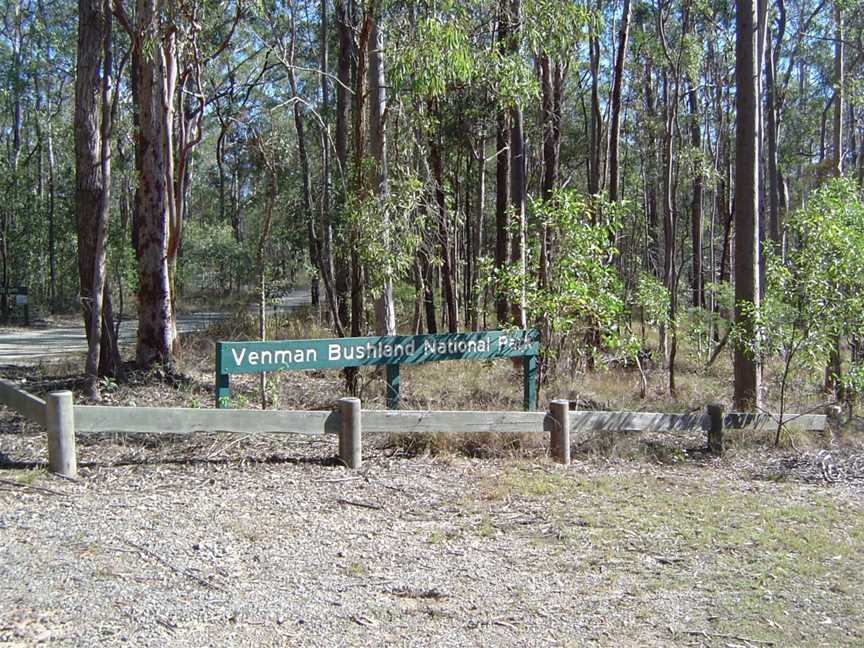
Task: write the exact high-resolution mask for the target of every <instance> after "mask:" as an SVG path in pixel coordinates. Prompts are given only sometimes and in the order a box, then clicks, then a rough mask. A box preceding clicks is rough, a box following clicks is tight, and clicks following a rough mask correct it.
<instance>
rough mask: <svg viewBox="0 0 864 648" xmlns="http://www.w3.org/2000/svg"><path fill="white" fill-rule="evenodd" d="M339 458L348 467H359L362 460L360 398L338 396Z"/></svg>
mask: <svg viewBox="0 0 864 648" xmlns="http://www.w3.org/2000/svg"><path fill="white" fill-rule="evenodd" d="M339 414H340V415H341V420H340V422H339V458H340V459H341V460H342V461H344V462H345V465H346V466H348V468H352V469H353V468H359V467H360V464H361V463H362V461H363V441H362V436H361V434H362V428H361V423H360V399H359V398H340V399H339Z"/></svg>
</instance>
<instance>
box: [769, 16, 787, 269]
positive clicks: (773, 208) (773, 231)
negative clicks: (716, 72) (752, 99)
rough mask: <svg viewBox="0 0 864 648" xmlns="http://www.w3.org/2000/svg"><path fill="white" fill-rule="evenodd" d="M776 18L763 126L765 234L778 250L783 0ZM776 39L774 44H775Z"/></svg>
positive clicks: (783, 30) (772, 37)
mask: <svg viewBox="0 0 864 648" xmlns="http://www.w3.org/2000/svg"><path fill="white" fill-rule="evenodd" d="M780 9H781V11H780V18H779V20H778V28H777V37H776V39H775V38H774V36H773V34H772V33H771V31H770V30H769V32H768V36H767V39H766V48H767V49H766V51H765V91H766V102H765V128H766V131H767V132H766V133H765V135H766V145H767V151H766V157H767V167H768V168H767V171H768V238H769V239H770V240H771V243H772V247H773V251H774V252H776V253H779V252H780V250H781V246H782V238H781V234H780V231H781V228H780V169H779V162H778V153H777V148H778V138H779V134H780V125H779V106H778V103H779V102H778V96H777V93H778V88H777V55H778V54H779V49H780V44H781V43H782V42H783V36H784V34H785V31H786V12H785V8H784V5H783V2H782V1H781V2H780ZM775 43H776V45H775Z"/></svg>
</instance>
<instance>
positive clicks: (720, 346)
mask: <svg viewBox="0 0 864 648" xmlns="http://www.w3.org/2000/svg"><path fill="white" fill-rule="evenodd" d="M731 332H732V327H731V326H730V327H729V330H728V331H726V334H725V335H724V336H723V339H721V340H720V342H718V343H717V346H716V347H715V348H714V351H713V352H712V353H711V357H710V358H708V362H707V364H706V365H705V368H706V369H707V368H708V367H710V366H711V365H712V364H714V361H715V360H716V359H717V356H719V355H720V352H721V351H723V348H724V347H725V346H726V343H727V342H728V341H729V333H731Z"/></svg>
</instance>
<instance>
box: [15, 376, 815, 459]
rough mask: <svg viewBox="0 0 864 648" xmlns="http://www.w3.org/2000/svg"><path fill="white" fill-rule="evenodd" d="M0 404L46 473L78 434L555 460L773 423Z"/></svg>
mask: <svg viewBox="0 0 864 648" xmlns="http://www.w3.org/2000/svg"><path fill="white" fill-rule="evenodd" d="M0 404H2V405H5V406H7V407H10V408H12V409H14V410H15V411H17V412H19V413H20V414H21V415H22V416H24V417H25V418H27V419H30V420H31V421H33V422H35V423H37V424H39V425H41V426H42V427H44V428H46V429H47V431H48V462H49V468H50V470H51V471H52V472H57V473H60V474H63V475H67V476H74V475H75V474H76V472H77V459H76V450H75V435H76V433H87V434H100V433H119V434H139V433H140V434H171V435H176V434H194V433H199V432H210V433H213V432H227V433H242V434H256V433H258V434H292V435H302V436H310V437H318V436H323V435H337V436H338V438H339V456H340V457H341V458H342V460H343V461H344V462H345V464H346V465H347V466H348V467H349V468H357V467H359V466H360V463H361V461H362V438H363V434H364V433H365V434H397V433H398V434H429V433H435V434H442V433H443V434H446V433H468V434H470V433H478V432H479V433H504V434H538V433H546V434H549V449H550V454H551V455H552V457H553V458H555V459H556V460H557V461H560V462H561V463H564V464H567V463H569V462H570V436H571V435H572V434H579V433H586V432H607V431H608V432H634V433H637V432H668V433H675V432H694V431H704V432H707V434H708V448H709V450H710V451H711V452H712V453H714V454H718V455H719V454H721V453H722V451H723V432H724V430H727V429H752V430H760V429H776V427H777V425H778V423H779V421H778V419H777V417H775V416H773V415H771V414H741V413H730V414H725V415H724V413H723V408H722V406H720V405H709V406H708V407H707V408H706V411H705V413H700V414H660V413H651V412H586V411H572V410H571V409H570V402H569V401H566V400H555V401H552V402H551V403H550V406H549V411H548V412H461V411H459V412H435V411H402V410H395V411H394V410H386V411H382V410H362V409H361V404H360V401H359V400H358V399H356V398H343V399H341V400H340V401H339V402H338V403H337V407H336V408H335V410H334V411H315V412H304V411H261V410H225V409H189V408H173V407H171V408H168V407H104V406H91V405H74V404H73V400H72V393H71V392H56V393H52V394H49V396H48V398H47V400H42V399H41V398H38V397H36V396H33V395H31V394H28V393H27V392H25V391H23V390H22V389H20V388H18V387H17V386H16V385H14V384H13V383H11V382H8V381H6V380H0ZM783 425H784V426H785V427H786V428H787V429H790V430H808V431H821V430H824V429H825V427H826V425H827V417H826V416H824V415H819V414H803V415H798V414H787V415H786V416H784V421H783Z"/></svg>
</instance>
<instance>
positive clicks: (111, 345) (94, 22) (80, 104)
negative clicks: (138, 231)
mask: <svg viewBox="0 0 864 648" xmlns="http://www.w3.org/2000/svg"><path fill="white" fill-rule="evenodd" d="M78 11H79V23H78V24H79V31H78V50H77V70H78V72H77V75H76V80H75V185H76V189H75V211H76V230H77V235H78V278H79V281H80V286H81V304H82V309H83V317H84V326H85V332H86V334H87V346H88V353H87V359H86V362H85V374H86V375H87V395H88V397H89V398H95V397H96V396H97V384H98V376H99V375H114V374H116V373H117V371H119V366H118V362H117V359H119V351H118V349H117V342H116V339H114V337H113V336H112V335H111V322H110V321H109V322H108V323H107V324H108V325H107V326H103V318H104V317H105V308H104V305H105V301H106V300H105V299H104V297H105V292H106V291H107V287H106V281H105V239H106V236H107V225H108V196H109V189H110V187H109V185H110V156H109V151H110V149H109V141H108V138H109V136H110V127H111V110H110V109H111V106H110V99H109V96H108V89H109V86H110V67H111V65H112V62H111V13H110V6H109V7H108V8H107V9H106V6H105V2H104V0H81V1H80V2H79V5H78ZM104 71H108V72H107V73H105V74H102V72H104ZM51 156H52V157H53V153H52V154H51ZM100 372H101V373H100Z"/></svg>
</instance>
